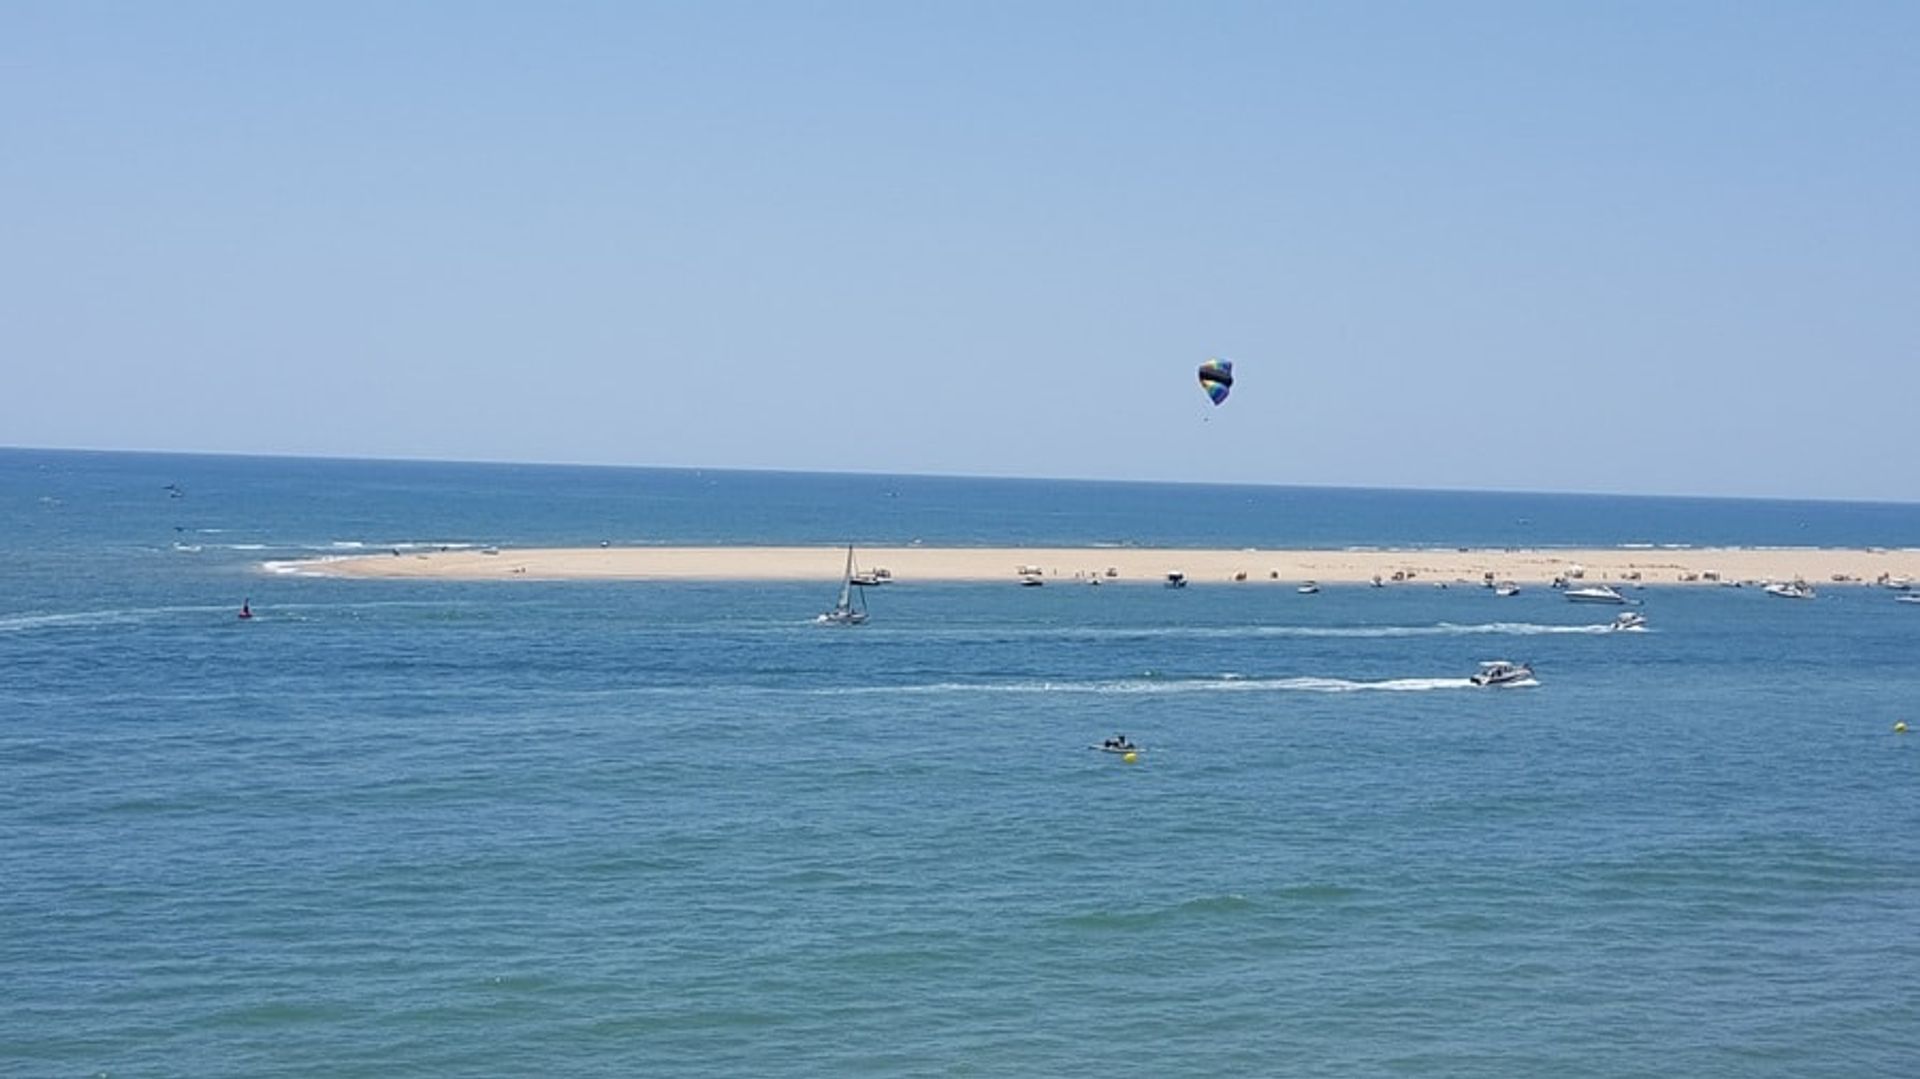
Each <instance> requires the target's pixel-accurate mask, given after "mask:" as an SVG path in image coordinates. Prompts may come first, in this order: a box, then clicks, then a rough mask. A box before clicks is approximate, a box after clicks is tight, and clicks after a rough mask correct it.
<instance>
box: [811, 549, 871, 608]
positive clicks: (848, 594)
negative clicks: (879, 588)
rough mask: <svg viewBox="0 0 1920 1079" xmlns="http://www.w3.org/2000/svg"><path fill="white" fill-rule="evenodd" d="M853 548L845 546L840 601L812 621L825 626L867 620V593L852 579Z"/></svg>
mask: <svg viewBox="0 0 1920 1079" xmlns="http://www.w3.org/2000/svg"><path fill="white" fill-rule="evenodd" d="M853 576H854V574H853V548H852V547H848V548H847V571H846V573H844V574H842V575H841V577H840V602H838V603H835V604H834V605H833V610H831V611H827V612H826V613H824V614H822V615H820V617H818V618H815V619H814V621H815V622H818V623H820V624H821V625H827V626H857V625H859V624H861V623H862V622H865V621H866V620H867V593H866V590H865V589H864V588H861V587H860V586H859V585H858V584H856V583H855V582H854V579H853Z"/></svg>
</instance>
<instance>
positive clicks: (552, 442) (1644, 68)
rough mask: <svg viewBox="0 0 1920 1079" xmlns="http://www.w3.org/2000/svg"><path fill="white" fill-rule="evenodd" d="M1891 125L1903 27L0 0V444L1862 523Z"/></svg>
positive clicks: (1878, 416) (1899, 480) (1664, 8)
mask: <svg viewBox="0 0 1920 1079" xmlns="http://www.w3.org/2000/svg"><path fill="white" fill-rule="evenodd" d="M1916 117H1920V5H1915V4H1911V3H1856V2H1846V0H1839V2H1834V3H1770V2H1764V0H1760V2H1739V3H1732V2H1729V3H1691V2H1673V0H1660V2H1621V3H1605V4H1557V3H1523V2H1519V0H1511V2H1503V3H1475V2H1471V0H1461V2H1447V3H1439V2H1434V3H1421V4H1414V3H1388V2H1369V3H1311V4H1309V3H1283V2H1272V3H1248V4H1236V3H1202V4H1178V3H1171V2H1168V3H1127V2H1101V3H1084V4H1083V3H1046V2H1013V0H977V2H968V3H941V2H932V0H929V2H923V3H908V4H901V3H879V2H873V3H828V2H805V0H799V2H789V3H773V2H763V3H727V2H702V3H697V4H696V3H674V4H650V3H639V2H632V3H588V2H560V3H531V2H529V3H522V4H500V3H453V2H442V3H425V2H423V3H415V4H390V3H350V2H329V3H324V4H320V3H307V4H295V3H284V4H259V3H251V2H232V3H219V4H210V3H195V2H186V0H183V2H174V3H166V4H146V3H134V2H122V3H97V2H91V0H71V2H64V0H63V2H55V0H47V2H41V3H31V2H21V0H0V445H10V446H34V447H58V448H93V449H131V450H180V451H195V452H220V453H261V454H295V455H316V456H350V457H393V458H430V459H454V460H490V461H529V462H571V463H601V464H622V465H650V466H689V467H708V468H773V469H795V470H820V471H855V472H890V473H941V474H962V475H983V476H998V475H1004V476H1048V477H1075V478H1096V479H1132V480H1193V481H1220V482H1241V483H1271V484H1307V485H1341V486H1367V487H1424V488H1481V489H1514V490H1550V491H1596V492H1619V493H1641V494H1698V495H1731V496H1762V497H1776V496H1777V497H1809V498H1840V499H1888V500H1899V501H1915V500H1920V454H1916V453H1915V448H1916V447H1915V432H1916V431H1920V329H1916V327H1917V326H1920V322H1917V321H1916V318H1917V317H1920V204H1917V202H1916V199H1917V198H1920V120H1917V119H1916ZM1215 355H1218V356H1226V357H1230V358H1232V359H1233V360H1234V362H1235V371H1236V375H1237V376H1238V379H1237V384H1236V386H1235V389H1234V392H1233V396H1232V397H1231V398H1229V400H1228V401H1227V402H1226V403H1225V404H1224V405H1222V406H1220V407H1218V408H1215V407H1213V406H1211V405H1209V404H1208V403H1207V401H1206V398H1205V396H1204V394H1203V393H1202V391H1201V389H1200V386H1199V383H1198V380H1197V379H1196V377H1195V368H1196V366H1197V365H1198V364H1199V363H1200V362H1201V361H1203V360H1205V359H1206V358H1207V357H1209V356H1215Z"/></svg>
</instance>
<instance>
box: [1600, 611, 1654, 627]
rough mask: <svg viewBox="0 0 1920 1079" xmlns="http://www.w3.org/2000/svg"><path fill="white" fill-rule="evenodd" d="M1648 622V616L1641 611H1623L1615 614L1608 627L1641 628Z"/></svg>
mask: <svg viewBox="0 0 1920 1079" xmlns="http://www.w3.org/2000/svg"><path fill="white" fill-rule="evenodd" d="M1646 624H1647V616H1646V615H1644V614H1641V613H1640V612H1639V611H1621V612H1620V613H1619V614H1617V615H1614V616H1613V621H1612V622H1611V623H1609V624H1608V625H1607V628H1608V629H1614V630H1619V629H1639V628H1641V627H1643V626H1645V625H1646Z"/></svg>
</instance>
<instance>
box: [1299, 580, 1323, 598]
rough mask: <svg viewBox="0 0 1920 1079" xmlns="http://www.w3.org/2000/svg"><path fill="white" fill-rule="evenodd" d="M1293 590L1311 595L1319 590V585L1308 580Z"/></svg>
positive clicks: (1304, 594)
mask: <svg viewBox="0 0 1920 1079" xmlns="http://www.w3.org/2000/svg"><path fill="white" fill-rule="evenodd" d="M1294 591H1295V592H1298V593H1300V594H1301V595H1303V596H1311V595H1313V594H1314V593H1315V592H1318V591H1320V586H1319V585H1318V584H1316V583H1315V582H1313V581H1308V582H1307V583H1306V584H1303V585H1301V586H1300V587H1298V588H1296V589H1294Z"/></svg>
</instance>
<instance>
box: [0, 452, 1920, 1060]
mask: <svg viewBox="0 0 1920 1079" xmlns="http://www.w3.org/2000/svg"><path fill="white" fill-rule="evenodd" d="M168 484H173V485H177V488H178V492H179V493H178V494H177V495H176V494H175V492H174V491H171V490H169V489H167V488H166V486H165V485H168ZM914 539H918V540H922V541H923V542H926V543H930V544H968V543H975V544H994V545H1000V544H1012V543H1034V544H1072V545H1078V544H1094V543H1114V544H1139V545H1172V546H1209V547H1222V546H1265V547H1281V546H1326V547H1343V546H1521V545H1526V546H1545V545H1567V546H1581V545H1594V546H1610V545H1618V544H1638V543H1651V544H1693V545H1709V544H1715V545H1717V544H1737V545H1755V546H1772V545H1794V546H1800V545H1807V546H1868V545H1875V546H1889V547H1909V546H1920V506H1913V505H1863V504H1842V503H1812V502H1806V503H1789V502H1749V501H1716V500H1686V499H1641V498H1603V497H1577V496H1555V495H1523V494H1473V493H1462V492H1388V491H1344V490H1312V489H1297V488H1295V489H1288V488H1249V487H1201V486H1194V487H1185V486H1169V485H1145V484H1139V485H1136V484H1087V483H1065V482H1043V481H1009V480H967V479H947V478H927V477H886V476H818V475H793V474H766V473H737V472H695V471H658V470H617V469H567V468H540V467H530V466H510V465H457V464H424V463H393V462H361V461H315V460H292V459H246V458H214V457H183V456H158V455H131V454H82V453H55V452H42V451H24V450H8V451H0V974H3V975H4V989H0V1072H5V1073H7V1074H21V1075H94V1074H108V1075H213V1076H223V1075H233V1076H275V1075H288V1076H294V1075H298V1076H307V1075H338V1076H355V1075H368V1076H372V1075H380V1076H385V1075H393V1074H433V1075H501V1074H526V1073H534V1072H540V1073H554V1074H567V1075H607V1076H614V1075H618V1076H627V1075H696V1076H739V1075H776V1074H777V1075H817V1076H841V1075H850V1074H872V1075H993V1076H1001V1075H1139V1076H1214V1075H1223V1074H1262V1075H1340V1076H1352V1075H1408V1074H1414V1075H1428V1074H1442V1075H1515V1076H1537V1075H1556V1076H1563V1075H1564V1076H1583V1075H1593V1076H1627V1075H1725V1076H1755V1075H1761V1076H1809V1075H1833V1076H1860V1075H1906V1074H1911V1072H1912V1070H1913V1067H1914V1063H1915V1061H1916V1060H1920V934H1916V933H1915V932H1914V921H1915V916H1916V914H1917V913H1920V827H1917V826H1920V785H1917V784H1916V782H1915V780H1916V774H1917V772H1916V769H1917V767H1920V756H1916V754H1920V741H1910V740H1909V739H1920V734H1914V735H1909V736H1906V737H1904V738H1903V737H1902V736H1899V735H1896V734H1894V733H1893V732H1892V730H1891V728H1892V725H1893V723H1894V722H1895V721H1896V720H1901V719H1906V720H1908V721H1909V722H1910V723H1911V722H1914V721H1916V720H1920V708H1916V703H1915V702H1916V701H1920V666H1916V659H1917V658H1920V607H1916V606H1914V605H1903V604H1895V603H1893V602H1891V598H1890V597H1889V596H1888V595H1887V594H1886V593H1885V592H1881V591H1874V590H1871V589H1866V588H1858V587H1852V588H1842V587H1837V586H1835V587H1827V588H1823V589H1822V590H1821V594H1820V597H1819V599H1818V600H1817V601H1815V602H1812V603H1782V602H1777V601H1773V600H1770V599H1767V598H1765V597H1763V596H1761V595H1759V594H1758V593H1756V592H1754V591H1753V590H1748V589H1678V588H1666V589H1662V588H1648V589H1646V590H1644V592H1642V593H1641V594H1640V596H1641V598H1643V600H1644V605H1643V607H1642V608H1641V609H1642V610H1643V611H1644V612H1645V613H1646V614H1647V615H1648V616H1649V620H1650V624H1651V629H1650V631H1649V632H1645V633H1624V634H1623V633H1608V632H1605V631H1603V630H1601V629H1600V628H1599V627H1598V626H1596V625H1595V623H1598V622H1603V621H1605V620H1606V618H1607V617H1608V615H1609V614H1610V613H1611V612H1610V611H1605V612H1595V611H1592V610H1588V609H1582V608H1579V607H1576V606H1574V605H1570V604H1567V603H1565V602H1564V601H1561V600H1560V599H1559V598H1558V597H1557V596H1555V595H1553V594H1551V593H1546V592H1533V591H1529V592H1527V593H1523V594H1522V595H1521V596H1519V597H1515V598H1513V599H1498V598H1496V597H1493V596H1492V595H1491V594H1490V593H1488V592H1486V591H1485V590H1482V589H1450V590H1438V589H1429V588H1413V587H1409V588H1402V589H1385V590H1373V589H1364V588H1327V589H1325V590H1324V591H1323V592H1322V593H1321V594H1320V595H1317V596H1311V597H1307V596H1300V595H1297V594H1295V593H1293V592H1292V591H1291V590H1289V589H1281V588H1273V587H1260V586H1256V585H1242V586H1238V587H1235V586H1230V585H1224V584H1222V585H1213V586H1208V585H1205V584H1197V585H1195V586H1194V587H1192V588H1189V589H1187V590H1185V591H1177V592H1176V591H1169V590H1166V589H1161V588H1154V587H1146V586H1120V587H1108V588H1100V589H1090V588H1044V589H1019V588H1014V587H1012V586H1011V585H1010V584H1009V585H957V584H930V583H924V582H903V583H901V584H897V585H893V586H890V587H888V588H885V589H881V590H878V591H875V592H873V593H872V594H871V596H870V600H871V605H872V607H873V610H874V618H873V621H872V622H871V623H870V624H868V625H866V626H863V627H859V628H857V629H830V628H824V627H817V626H814V625H811V624H809V619H810V617H811V616H812V615H813V614H814V613H815V612H817V611H818V610H820V609H821V608H822V607H823V606H824V605H825V604H826V603H827V602H829V601H830V600H831V596H828V595H823V594H822V592H821V589H820V587H819V586H807V585H799V584H793V585H788V584H772V585H768V584H752V585H746V584H740V585H733V584H720V583H702V584H695V583H674V584H661V583H617V584H613V583H543V582H532V581H515V582H502V583H484V584H474V583H451V582H419V581H342V580H321V579H311V578H301V577H290V576H277V575H272V574H268V573H264V572H262V570H261V569H260V564H261V563H262V562H264V561H267V560H271V559H282V558H288V557H298V556H303V555H316V556H317V555H322V554H328V553H344V552H351V551H353V550H356V549H361V548H362V547H364V548H371V549H376V550H378V549H385V548H388V547H392V546H396V545H400V544H424V545H439V544H454V543H462V544H476V545H478V544H489V543H495V544H502V545H533V544H558V543H574V544H588V543H597V542H599V541H601V540H607V541H609V542H612V543H615V544H637V543H768V542H779V543H842V542H856V543H871V544H882V543H902V542H908V541H911V540H914ZM243 597H246V598H250V599H251V602H252V605H253V607H254V609H255V610H256V611H257V612H258V617H257V618H256V619H255V620H254V621H253V622H251V623H241V622H239V621H238V620H236V619H235V618H234V611H235V609H236V608H237V606H238V605H239V602H240V600H241V599H242V598H243ZM1490 658H1513V659H1521V660H1530V661H1532V662H1533V663H1534V665H1535V666H1536V668H1537V670H1538V671H1539V672H1540V681H1541V683H1542V684H1541V685H1540V686H1538V687H1536V688H1531V689H1522V690H1510V691H1480V690H1474V689H1471V688H1468V687H1466V686H1465V685H1464V684H1463V676H1464V675H1465V674H1466V673H1468V672H1469V671H1471V670H1472V668H1473V666H1474V664H1475V663H1476V662H1478V661H1479V660H1482V659H1490ZM1117 731H1124V732H1126V733H1127V734H1128V735H1129V736H1131V737H1132V739H1133V740H1134V741H1136V742H1138V743H1140V744H1142V745H1144V746H1146V747H1147V749H1146V752H1145V753H1144V755H1143V756H1142V759H1141V760H1140V761H1139V763H1137V764H1133V765H1127V764H1124V763H1123V762H1121V761H1119V760H1117V759H1115V758H1113V757H1111V756H1109V755H1106V754H1102V753H1097V752H1091V751H1090V750H1089V749H1088V748H1087V747H1088V746H1089V744H1091V743H1097V742H1098V741H1100V740H1101V739H1102V738H1104V737H1107V736H1110V735H1111V734H1113V733H1115V732H1117Z"/></svg>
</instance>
